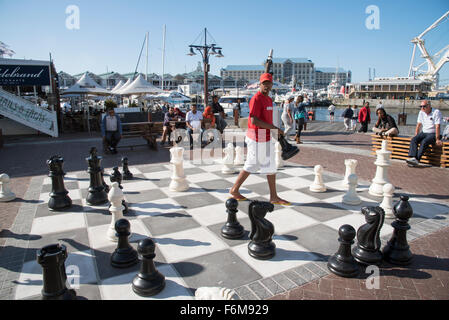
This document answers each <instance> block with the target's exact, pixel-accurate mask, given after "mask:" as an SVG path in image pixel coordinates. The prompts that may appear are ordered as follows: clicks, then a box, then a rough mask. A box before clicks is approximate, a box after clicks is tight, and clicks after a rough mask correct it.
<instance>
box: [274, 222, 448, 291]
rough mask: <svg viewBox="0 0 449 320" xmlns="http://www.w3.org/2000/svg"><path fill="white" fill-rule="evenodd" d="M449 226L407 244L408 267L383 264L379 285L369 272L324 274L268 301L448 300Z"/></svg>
mask: <svg viewBox="0 0 449 320" xmlns="http://www.w3.org/2000/svg"><path fill="white" fill-rule="evenodd" d="M448 241H449V227H446V228H443V229H441V230H439V231H436V232H433V233H431V234H429V235H427V236H424V237H421V238H418V239H415V240H414V241H411V242H410V243H409V245H410V250H411V251H412V253H413V255H414V257H413V262H412V264H411V265H409V266H407V267H398V266H393V265H391V264H388V263H383V264H382V265H381V266H380V277H379V286H378V288H376V289H368V288H367V281H368V287H369V285H370V284H372V283H373V282H372V280H371V279H372V276H371V275H372V273H365V270H362V271H361V273H360V274H359V276H358V277H357V278H342V277H339V276H336V275H334V274H330V275H328V276H324V277H322V278H320V279H318V280H314V281H312V282H309V283H307V284H305V285H302V286H299V287H296V288H294V289H292V290H290V291H288V292H285V293H282V294H278V295H276V296H274V297H272V298H270V299H269V300H309V299H313V300H449V247H448V246H447V243H448Z"/></svg>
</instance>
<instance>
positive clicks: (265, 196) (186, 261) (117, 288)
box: [15, 159, 449, 300]
mask: <svg viewBox="0 0 449 320" xmlns="http://www.w3.org/2000/svg"><path fill="white" fill-rule="evenodd" d="M343 165H344V164H342V166H343ZM221 167H222V166H221V165H219V164H212V165H195V164H193V163H192V162H189V161H185V162H184V170H185V175H186V178H187V180H188V183H189V187H190V188H189V189H188V190H187V191H185V192H172V191H170V190H169V188H168V186H169V183H170V180H171V179H170V177H171V170H172V166H171V164H169V163H164V164H157V165H139V166H133V165H132V159H130V171H131V172H132V173H133V175H134V179H133V180H123V181H122V185H123V192H124V196H125V199H126V201H127V202H128V204H129V213H128V214H127V215H125V218H126V219H128V220H129V221H130V223H131V232H132V235H131V236H130V242H131V244H132V245H133V247H134V248H137V242H138V241H139V240H140V239H143V238H146V237H151V238H152V239H153V240H154V241H155V243H156V258H155V262H156V268H157V269H158V270H159V272H161V273H162V274H163V275H165V278H166V287H165V288H164V290H163V291H162V292H160V293H159V294H157V295H155V296H152V297H148V298H143V297H140V296H138V295H136V294H135V293H134V292H133V290H132V288H131V282H132V279H133V278H134V276H135V275H136V274H137V272H138V270H139V264H136V265H134V266H132V267H129V268H126V269H117V268H114V267H112V266H111V265H110V256H111V253H112V252H113V251H114V249H115V248H116V243H114V242H111V241H109V240H108V238H107V236H106V234H107V230H108V227H109V224H110V222H111V215H110V213H109V211H108V204H105V205H103V206H91V205H88V204H87V203H86V200H85V199H86V196H87V189H88V187H89V175H88V173H87V172H85V171H83V172H68V173H67V174H66V176H65V177H64V182H65V187H66V189H67V190H68V191H69V196H70V198H71V199H72V200H73V205H72V207H71V208H69V209H67V210H65V211H60V212H54V211H53V212H52V211H49V210H48V204H47V203H48V199H49V192H50V190H51V180H50V178H49V177H47V176H41V177H39V178H40V179H41V180H42V184H40V185H39V188H40V198H39V199H38V200H39V201H38V204H37V205H36V207H35V208H36V212H35V216H34V220H33V224H32V227H31V231H30V238H29V239H30V240H29V243H28V249H27V253H26V257H25V262H24V264H23V268H22V272H21V274H20V277H19V279H18V281H17V287H16V290H15V299H38V298H40V291H41V289H42V268H41V266H40V265H39V264H38V263H37V261H36V251H37V250H38V249H40V248H42V247H43V246H45V245H48V244H52V243H62V244H64V245H65V246H66V247H67V250H68V252H69V255H68V258H67V261H66V263H65V265H66V270H67V275H68V282H69V283H70V284H71V285H72V287H75V290H76V292H77V294H78V296H81V297H84V298H87V299H156V300H159V299H193V298H194V293H195V290H196V289H197V288H199V287H203V286H219V287H226V288H230V289H235V290H236V292H237V294H238V295H239V296H240V298H242V299H248V298H252V297H259V298H260V295H256V294H251V292H248V290H249V289H248V288H255V289H254V290H257V288H261V289H263V290H264V292H266V294H265V296H263V297H262V298H266V297H269V296H270V295H271V296H272V295H275V294H276V293H278V292H280V291H282V290H287V289H291V288H292V287H294V286H295V285H298V284H300V283H303V281H302V282H300V281H299V280H298V281H296V280H295V275H297V274H298V272H299V271H298V270H299V268H301V267H302V266H305V265H309V266H310V265H311V263H312V264H313V265H314V266H315V267H318V271H315V273H318V274H319V273H321V275H325V274H327V273H328V270H327V268H326V261H327V259H328V257H329V255H331V254H333V253H335V252H336V250H337V248H338V241H337V239H338V232H337V230H338V228H339V227H340V226H341V225H343V224H350V225H352V226H353V227H354V228H355V229H357V228H358V227H360V226H361V225H362V224H364V223H365V219H364V216H363V215H362V213H361V212H360V208H361V207H362V206H376V205H379V203H380V202H381V200H382V199H381V198H375V197H372V196H371V195H369V193H368V188H369V183H362V182H360V181H359V184H358V187H357V194H358V195H359V196H360V198H361V199H362V201H363V202H362V204H360V205H357V206H349V205H345V204H342V197H343V195H344V194H345V192H346V187H344V186H343V185H342V180H343V178H344V177H343V176H339V175H335V174H332V173H329V172H324V174H323V181H324V183H325V185H326V187H327V191H326V192H323V193H314V192H311V191H309V186H310V184H311V183H312V182H313V180H314V172H313V168H312V167H305V166H300V165H296V164H293V163H290V162H287V163H286V166H284V167H283V168H280V169H279V171H278V174H277V178H276V181H277V191H278V194H279V196H280V197H282V198H283V199H286V200H289V201H291V202H292V205H291V206H278V205H276V206H275V210H274V211H273V212H269V213H268V214H267V216H266V218H267V219H268V220H269V221H271V222H272V223H273V224H274V226H275V235H274V237H273V241H274V243H275V244H276V255H275V256H274V257H273V258H272V259H270V260H257V259H254V258H252V257H251V256H249V254H248V243H249V238H248V235H249V232H250V220H249V218H248V205H249V202H248V201H243V202H239V206H238V210H239V211H238V213H237V219H238V220H239V222H240V223H241V224H242V225H243V226H244V227H245V231H246V232H245V236H244V238H242V239H238V240H229V239H225V238H223V237H222V236H221V233H220V231H221V227H222V226H223V225H224V224H225V222H226V220H227V213H226V207H225V201H226V200H227V199H228V197H229V196H228V192H229V189H230V187H231V186H232V185H233V183H234V181H235V180H236V178H237V174H238V172H237V173H236V174H231V175H226V174H223V173H222V172H221ZM111 172H112V169H111V168H105V181H106V182H107V183H108V184H110V182H109V177H108V174H109V173H111ZM392 183H393V184H394V181H392ZM241 193H242V194H243V195H244V196H245V197H247V198H248V199H250V200H262V201H269V189H268V184H267V181H266V177H265V176H263V175H258V174H254V175H250V177H249V178H248V179H247V180H246V182H245V183H244V184H243V186H242V189H241ZM409 195H410V204H411V206H412V207H413V210H414V215H413V217H412V219H411V220H410V224H411V225H412V231H413V225H414V224H417V223H420V222H422V221H424V220H426V219H429V218H435V217H446V216H447V214H448V213H449V207H448V206H446V205H444V203H431V202H429V201H428V200H426V199H424V198H419V197H414V196H413V195H412V194H409ZM398 199H399V192H397V193H396V194H395V195H394V202H396V201H397V200H398ZM36 200H37V199H36ZM391 222H392V220H388V219H386V220H385V224H384V226H383V227H382V230H381V237H383V238H384V239H388V238H389V236H390V235H391V233H392V231H393V228H392V227H391V225H390V223H391ZM309 269H310V268H309ZM295 270H296V271H297V273H295V272H290V271H295ZM285 274H287V275H289V278H286V277H285V276H284V275H285ZM301 279H303V278H301ZM249 291H251V290H249Z"/></svg>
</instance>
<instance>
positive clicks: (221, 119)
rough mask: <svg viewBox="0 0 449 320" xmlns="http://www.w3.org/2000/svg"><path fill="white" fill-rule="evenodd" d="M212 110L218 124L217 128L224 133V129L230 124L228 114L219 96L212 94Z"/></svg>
mask: <svg viewBox="0 0 449 320" xmlns="http://www.w3.org/2000/svg"><path fill="white" fill-rule="evenodd" d="M212 112H213V113H214V115H215V123H216V124H217V130H218V131H220V132H221V133H223V130H224V129H225V128H226V126H227V125H228V124H227V123H226V120H225V118H226V114H225V113H224V109H223V107H222V106H221V104H220V103H219V102H218V96H212Z"/></svg>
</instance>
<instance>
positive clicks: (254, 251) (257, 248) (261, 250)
mask: <svg viewBox="0 0 449 320" xmlns="http://www.w3.org/2000/svg"><path fill="white" fill-rule="evenodd" d="M273 210H274V205H273V204H271V203H270V202H266V201H251V203H250V204H249V214H248V215H249V218H250V220H251V233H250V235H249V238H250V239H251V241H250V242H249V244H248V254H249V255H250V256H251V257H253V258H255V259H259V260H267V259H271V258H272V257H274V255H275V253H276V245H275V244H274V242H273V241H272V238H273V234H274V225H273V224H272V223H271V222H270V221H268V220H267V219H265V216H266V215H267V213H268V211H270V212H271V211H273Z"/></svg>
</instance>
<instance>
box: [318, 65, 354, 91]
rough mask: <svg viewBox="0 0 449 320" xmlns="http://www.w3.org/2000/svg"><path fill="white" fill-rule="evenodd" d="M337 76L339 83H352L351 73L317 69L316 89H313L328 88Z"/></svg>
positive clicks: (326, 68)
mask: <svg viewBox="0 0 449 320" xmlns="http://www.w3.org/2000/svg"><path fill="white" fill-rule="evenodd" d="M336 75H337V83H339V84H341V85H345V84H346V83H349V82H351V71H349V70H348V71H346V70H344V69H341V68H328V67H316V68H315V87H314V88H313V89H315V90H316V89H323V88H327V86H328V85H329V83H331V82H332V80H334V79H335V76H336Z"/></svg>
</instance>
